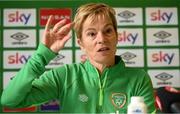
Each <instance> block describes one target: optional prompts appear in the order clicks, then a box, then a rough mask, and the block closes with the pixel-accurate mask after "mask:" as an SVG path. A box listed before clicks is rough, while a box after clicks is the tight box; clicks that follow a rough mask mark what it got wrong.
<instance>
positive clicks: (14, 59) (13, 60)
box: [8, 53, 31, 64]
mask: <svg viewBox="0 0 180 114" xmlns="http://www.w3.org/2000/svg"><path fill="white" fill-rule="evenodd" d="M30 57H31V55H21V54H19V53H15V55H14V54H13V55H9V56H8V64H25V63H26V62H27V61H28V59H29V58H30Z"/></svg>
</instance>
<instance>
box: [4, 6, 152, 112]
mask: <svg viewBox="0 0 180 114" xmlns="http://www.w3.org/2000/svg"><path fill="white" fill-rule="evenodd" d="M52 20H53V17H52V16H51V17H50V18H49V19H48V22H47V24H46V28H45V32H44V37H43V41H42V43H41V44H40V45H39V47H38V49H37V51H36V53H35V54H34V55H33V56H32V58H31V59H30V60H29V61H28V63H27V64H26V65H25V66H24V67H23V68H22V69H21V70H20V71H19V73H18V74H17V75H16V76H15V78H14V79H13V80H12V81H11V82H10V84H9V86H8V87H7V88H6V89H5V90H4V91H3V94H2V98H1V102H2V104H3V105H5V106H9V107H27V106H31V105H36V104H39V103H43V102H47V101H48V100H50V99H58V100H59V101H60V106H61V110H60V111H61V112H63V113H67V112H70V113H80V112H81V113H101V112H102V113H113V112H116V111H119V112H120V113H126V112H127V106H128V104H129V102H130V98H131V96H143V97H144V99H145V102H146V104H147V106H148V112H154V111H155V107H154V97H153V88H152V84H151V80H150V77H149V76H148V75H147V74H146V73H145V72H144V71H143V70H139V69H135V68H127V67H125V65H124V63H123V61H122V59H121V58H120V57H119V56H115V53H116V44H117V42H118V39H117V37H118V36H117V23H116V19H115V11H114V10H113V8H111V7H109V6H107V5H105V4H102V3H98V4H95V3H91V4H86V5H83V6H81V7H80V8H79V9H78V10H77V13H76V15H75V19H74V22H73V23H69V24H65V23H66V20H62V21H60V22H58V23H57V24H56V25H55V26H54V27H53V28H52V29H51V22H52ZM73 26H74V30H75V32H76V35H77V42H78V44H79V46H80V48H81V50H82V51H84V52H85V53H86V55H87V56H88V60H86V61H85V62H84V63H77V64H71V65H64V66H62V67H59V68H56V69H52V70H50V71H48V72H46V73H44V72H45V65H47V64H48V63H49V61H50V60H52V59H53V58H54V57H55V56H56V55H57V53H58V52H59V51H60V52H61V49H63V47H64V45H65V43H66V42H67V41H68V40H69V38H70V37H69V36H67V34H68V33H69V31H70V30H71V28H72V27H73Z"/></svg>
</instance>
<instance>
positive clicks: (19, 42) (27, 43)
mask: <svg viewBox="0 0 180 114" xmlns="http://www.w3.org/2000/svg"><path fill="white" fill-rule="evenodd" d="M3 34H4V35H3V45H4V47H6V48H17V47H18V48H23V47H33V48H35V47H36V31H35V30H22V29H5V30H4V32H3Z"/></svg>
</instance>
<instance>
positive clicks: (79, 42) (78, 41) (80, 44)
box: [77, 38, 85, 51]
mask: <svg viewBox="0 0 180 114" xmlns="http://www.w3.org/2000/svg"><path fill="white" fill-rule="evenodd" d="M77 43H78V45H79V46H80V48H81V50H83V51H85V50H84V45H83V42H82V41H81V40H80V39H79V38H77Z"/></svg>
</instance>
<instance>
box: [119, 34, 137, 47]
mask: <svg viewBox="0 0 180 114" xmlns="http://www.w3.org/2000/svg"><path fill="white" fill-rule="evenodd" d="M137 37H138V33H134V34H133V33H128V32H127V31H123V32H122V33H118V41H119V42H131V44H134V43H135V42H136V40H137Z"/></svg>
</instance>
